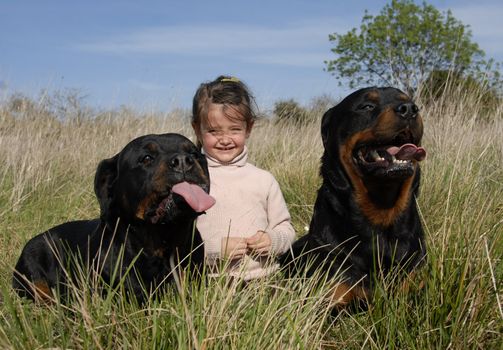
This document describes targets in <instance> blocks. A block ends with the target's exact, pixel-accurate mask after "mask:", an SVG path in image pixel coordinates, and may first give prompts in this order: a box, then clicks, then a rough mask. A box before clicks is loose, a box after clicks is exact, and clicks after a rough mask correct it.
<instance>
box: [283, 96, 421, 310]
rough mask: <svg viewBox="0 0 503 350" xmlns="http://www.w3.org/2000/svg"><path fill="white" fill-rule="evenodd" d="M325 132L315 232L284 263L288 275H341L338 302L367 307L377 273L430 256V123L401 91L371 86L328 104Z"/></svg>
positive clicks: (406, 267) (334, 295)
mask: <svg viewBox="0 0 503 350" xmlns="http://www.w3.org/2000/svg"><path fill="white" fill-rule="evenodd" d="M321 135H322V141H323V146H324V153H323V156H322V159H321V168H320V174H321V177H322V179H323V182H322V185H321V187H320V188H319V190H318V194H317V199H316V202H315V205H314V212H313V217H312V220H311V224H310V227H309V231H308V233H307V234H306V235H305V236H303V237H301V238H299V239H298V240H297V241H296V242H294V244H293V246H292V249H291V251H290V252H287V253H285V254H284V255H283V256H281V257H280V261H281V263H282V265H283V266H284V267H285V271H286V272H287V274H295V273H299V271H304V272H305V273H306V272H307V274H308V275H311V274H312V273H313V271H314V270H315V269H321V270H323V271H326V272H327V273H328V276H339V278H340V277H342V280H340V281H339V280H337V282H335V281H334V282H333V283H334V286H333V288H332V289H331V291H332V292H331V293H330V294H331V296H330V298H329V299H330V302H331V304H332V305H333V306H335V307H336V308H340V307H343V306H345V305H347V304H349V303H352V302H353V301H354V302H355V303H356V304H360V305H362V304H363V305H365V304H366V301H368V300H369V297H370V295H371V292H372V290H373V286H375V281H376V277H377V276H386V275H387V274H389V272H390V271H400V272H405V273H404V274H405V275H406V274H407V273H412V271H413V270H414V269H415V268H416V267H417V266H419V265H420V264H421V263H422V262H423V261H424V260H425V256H426V251H425V245H424V240H423V229H422V225H421V220H420V218H419V215H418V209H417V205H416V197H417V196H418V191H419V178H420V169H419V162H420V161H422V160H423V159H424V158H425V156H426V151H425V149H424V148H423V147H421V145H420V144H421V138H422V136H423V121H422V118H421V116H420V114H419V108H418V107H417V106H416V104H415V103H414V102H413V101H412V100H411V99H410V98H409V96H407V95H406V94H405V93H403V92H402V91H400V90H398V89H395V88H391V87H383V88H377V87H369V88H364V89H361V90H358V91H355V92H353V93H352V94H350V95H349V96H347V97H346V98H344V99H343V100H342V101H341V102H340V103H339V104H337V105H336V106H335V107H332V108H331V109H329V110H328V111H327V112H326V113H325V114H324V116H323V118H322V123H321ZM308 265H309V266H308Z"/></svg>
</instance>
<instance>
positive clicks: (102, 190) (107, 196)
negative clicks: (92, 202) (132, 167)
mask: <svg viewBox="0 0 503 350" xmlns="http://www.w3.org/2000/svg"><path fill="white" fill-rule="evenodd" d="M118 162H119V155H118V154H117V155H115V156H114V157H113V158H109V159H104V160H102V161H101V162H100V163H99V164H98V169H96V175H95V176H94V193H95V194H96V197H97V198H98V202H99V203H100V211H101V215H102V216H103V215H104V214H105V213H106V212H107V211H108V207H109V206H110V202H111V201H112V188H113V184H114V182H115V179H116V178H117V175H118V173H119V171H118Z"/></svg>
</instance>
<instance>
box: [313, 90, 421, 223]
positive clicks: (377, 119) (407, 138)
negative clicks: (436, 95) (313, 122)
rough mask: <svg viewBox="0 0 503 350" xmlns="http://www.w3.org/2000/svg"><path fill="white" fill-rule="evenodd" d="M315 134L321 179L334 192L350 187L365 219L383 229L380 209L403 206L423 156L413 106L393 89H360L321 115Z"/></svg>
mask: <svg viewBox="0 0 503 350" xmlns="http://www.w3.org/2000/svg"><path fill="white" fill-rule="evenodd" d="M321 132H322V139H323V144H324V147H325V153H324V155H323V165H322V174H323V175H324V177H325V178H326V179H327V178H328V179H329V181H330V182H331V184H332V185H333V186H334V187H335V188H336V189H338V190H341V191H348V190H349V188H350V187H351V188H352V190H351V192H352V193H354V195H355V197H356V199H357V202H358V204H359V205H360V207H361V208H362V209H363V211H364V213H366V214H367V216H368V217H369V218H371V221H377V222H380V224H385V225H388V224H389V223H390V220H391V219H389V220H388V219H385V220H384V221H383V220H381V219H378V217H379V216H382V211H381V210H395V211H397V212H399V211H401V210H403V209H404V208H405V206H406V205H407V203H408V201H409V199H410V198H409V197H410V189H411V188H415V187H416V186H415V185H416V184H415V183H414V179H416V182H418V176H419V168H418V162H419V161H421V160H423V159H424V157H425V156H426V151H425V150H424V148H422V147H421V138H422V136H423V121H422V118H421V116H420V114H419V109H418V107H417V106H416V105H415V104H414V102H413V101H412V100H411V99H410V98H409V97H408V96H407V95H406V94H404V93H403V92H402V91H400V90H398V89H395V88H389V87H387V88H375V87H371V88H365V89H361V90H358V91H356V92H354V93H352V94H351V95H349V96H347V97H346V98H345V99H344V100H342V101H341V102H340V103H339V104H338V105H336V106H335V107H333V108H331V109H330V110H328V111H327V112H326V113H325V115H324V116H323V120H322V127H321ZM416 175H417V176H416ZM368 208H372V210H370V209H369V210H367V209H368ZM374 209H375V210H374ZM378 213H380V214H378ZM391 216H396V213H394V214H393V215H391ZM377 222H376V223H377Z"/></svg>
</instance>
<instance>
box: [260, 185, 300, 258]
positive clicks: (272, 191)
mask: <svg viewBox="0 0 503 350" xmlns="http://www.w3.org/2000/svg"><path fill="white" fill-rule="evenodd" d="M267 219H268V226H267V228H266V229H265V232H266V233H267V234H268V235H269V237H270V238H271V254H273V255H278V254H282V253H284V252H286V251H287V250H288V249H289V248H290V246H291V245H292V243H293V241H294V240H295V231H294V229H293V226H292V224H291V217H290V213H289V212H288V208H287V206H286V202H285V199H284V197H283V194H282V193H281V189H280V187H279V184H278V182H277V181H276V179H275V178H274V177H273V179H272V182H271V186H270V188H269V195H268V197H267Z"/></svg>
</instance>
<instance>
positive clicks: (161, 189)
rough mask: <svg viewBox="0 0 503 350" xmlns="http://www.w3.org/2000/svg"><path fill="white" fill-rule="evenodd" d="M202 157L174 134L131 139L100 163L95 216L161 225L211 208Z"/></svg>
mask: <svg viewBox="0 0 503 350" xmlns="http://www.w3.org/2000/svg"><path fill="white" fill-rule="evenodd" d="M209 187H210V181H209V174H208V167H207V163H206V159H205V157H204V155H202V154H201V153H200V152H199V151H198V149H197V148H196V146H195V145H194V144H193V143H192V142H191V141H190V140H189V139H187V138H186V137H184V136H182V135H178V134H162V135H146V136H141V137H139V138H137V139H134V140H133V141H131V142H130V143H129V144H127V145H126V146H125V147H124V149H123V150H122V151H121V152H119V153H118V154H117V155H115V156H114V157H112V158H110V159H105V160H102V161H101V162H100V164H99V165H98V169H97V171H96V176H95V181H94V189H95V193H96V196H97V197H98V201H99V203H100V208H101V217H102V218H103V219H105V220H107V221H114V220H115V219H117V217H120V218H121V220H123V221H124V220H125V221H126V223H132V222H136V221H140V222H145V223H147V224H165V223H172V222H176V221H178V220H180V219H182V220H187V219H193V218H195V217H196V216H197V215H199V214H200V213H202V212H204V211H205V210H207V209H208V208H209V207H211V206H212V205H213V204H214V199H213V198H212V197H210V196H209V195H208V192H209Z"/></svg>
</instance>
